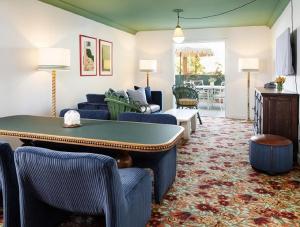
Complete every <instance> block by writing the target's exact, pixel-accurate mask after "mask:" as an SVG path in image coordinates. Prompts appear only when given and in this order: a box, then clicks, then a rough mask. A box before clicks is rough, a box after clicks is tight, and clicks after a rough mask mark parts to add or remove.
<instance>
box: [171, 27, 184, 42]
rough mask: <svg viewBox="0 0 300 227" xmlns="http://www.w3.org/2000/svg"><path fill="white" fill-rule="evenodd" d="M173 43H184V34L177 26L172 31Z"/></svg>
mask: <svg viewBox="0 0 300 227" xmlns="http://www.w3.org/2000/svg"><path fill="white" fill-rule="evenodd" d="M173 41H174V42H175V43H182V42H183V41H184V34H183V31H182V28H181V27H180V26H179V25H177V26H176V28H175V31H174V35H173Z"/></svg>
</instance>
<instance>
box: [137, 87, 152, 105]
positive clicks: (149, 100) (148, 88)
mask: <svg viewBox="0 0 300 227" xmlns="http://www.w3.org/2000/svg"><path fill="white" fill-rule="evenodd" d="M140 88H141V87H139V86H134V90H138V89H140ZM145 94H146V99H147V102H148V103H151V102H152V94H151V88H150V87H145Z"/></svg>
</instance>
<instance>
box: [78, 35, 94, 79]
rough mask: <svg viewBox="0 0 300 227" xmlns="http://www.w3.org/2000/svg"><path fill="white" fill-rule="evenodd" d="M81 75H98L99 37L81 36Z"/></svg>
mask: <svg viewBox="0 0 300 227" xmlns="http://www.w3.org/2000/svg"><path fill="white" fill-rule="evenodd" d="M79 48H80V49H79V52H80V53H79V56H80V76H97V39H96V38H93V37H89V36H85V35H80V36H79Z"/></svg>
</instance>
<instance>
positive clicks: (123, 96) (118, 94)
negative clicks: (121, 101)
mask: <svg viewBox="0 0 300 227" xmlns="http://www.w3.org/2000/svg"><path fill="white" fill-rule="evenodd" d="M115 94H116V95H117V96H119V97H122V98H125V99H129V97H128V95H127V93H126V92H125V91H124V90H120V91H116V92H115Z"/></svg>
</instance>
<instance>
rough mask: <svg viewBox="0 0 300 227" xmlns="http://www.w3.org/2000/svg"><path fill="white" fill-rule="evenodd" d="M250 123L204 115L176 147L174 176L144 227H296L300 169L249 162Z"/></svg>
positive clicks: (299, 212)
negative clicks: (262, 167) (272, 171)
mask: <svg viewBox="0 0 300 227" xmlns="http://www.w3.org/2000/svg"><path fill="white" fill-rule="evenodd" d="M251 136H252V125H250V124H248V123H246V122H244V121H241V120H230V119H225V118H203V125H201V126H200V125H198V128H197V132H196V133H194V134H192V138H191V139H190V140H189V141H188V142H187V143H186V144H184V145H182V146H179V153H178V165H177V168H178V170H177V179H176V182H175V184H174V185H173V187H172V188H171V190H170V191H169V193H168V194H167V195H166V197H165V199H164V201H163V203H162V204H161V205H154V206H153V215H152V219H151V221H150V223H149V224H148V226H159V227H160V226H219V227H221V226H257V225H263V226H300V169H299V167H297V168H296V169H295V170H293V171H291V172H290V173H288V174H284V175H279V176H268V175H265V174H262V173H257V172H255V171H254V170H253V169H252V168H251V166H250V164H249V162H248V140H249V139H250V137H251Z"/></svg>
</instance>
